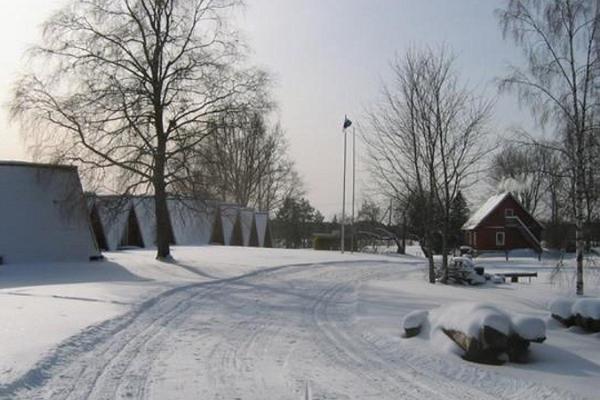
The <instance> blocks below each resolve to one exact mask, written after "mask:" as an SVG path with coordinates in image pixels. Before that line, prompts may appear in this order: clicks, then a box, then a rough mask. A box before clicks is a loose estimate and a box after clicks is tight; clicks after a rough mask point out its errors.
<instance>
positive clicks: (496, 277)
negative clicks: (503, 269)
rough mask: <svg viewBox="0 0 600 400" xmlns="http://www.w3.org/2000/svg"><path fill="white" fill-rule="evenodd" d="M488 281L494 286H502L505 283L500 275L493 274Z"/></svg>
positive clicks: (504, 279)
mask: <svg viewBox="0 0 600 400" xmlns="http://www.w3.org/2000/svg"><path fill="white" fill-rule="evenodd" d="M490 281H491V282H492V283H495V284H496V285H499V284H502V283H505V282H506V278H505V277H504V276H502V275H498V274H494V275H492V276H491V278H490Z"/></svg>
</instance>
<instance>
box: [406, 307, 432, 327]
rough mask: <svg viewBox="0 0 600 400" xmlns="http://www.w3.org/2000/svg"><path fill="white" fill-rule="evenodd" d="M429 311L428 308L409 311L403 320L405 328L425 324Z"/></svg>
mask: <svg viewBox="0 0 600 400" xmlns="http://www.w3.org/2000/svg"><path fill="white" fill-rule="evenodd" d="M428 315H429V311H426V310H415V311H413V312H410V313H408V314H407V315H406V316H405V317H404V319H403V320H402V327H403V328H404V329H415V328H419V327H421V326H423V324H424V323H425V321H427V316H428Z"/></svg>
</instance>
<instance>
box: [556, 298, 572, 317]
mask: <svg viewBox="0 0 600 400" xmlns="http://www.w3.org/2000/svg"><path fill="white" fill-rule="evenodd" d="M574 303H575V299H568V298H564V297H559V298H557V299H555V300H554V301H552V303H550V312H551V313H552V315H556V316H559V317H560V318H562V319H569V318H571V316H572V315H573V312H572V310H573V304H574Z"/></svg>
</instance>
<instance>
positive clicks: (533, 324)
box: [511, 315, 546, 341]
mask: <svg viewBox="0 0 600 400" xmlns="http://www.w3.org/2000/svg"><path fill="white" fill-rule="evenodd" d="M511 330H512V331H513V332H514V333H516V334H517V335H519V336H520V337H522V338H523V339H525V340H532V341H534V340H541V339H545V338H546V324H545V322H544V320H542V319H540V318H533V317H529V316H524V315H513V316H511Z"/></svg>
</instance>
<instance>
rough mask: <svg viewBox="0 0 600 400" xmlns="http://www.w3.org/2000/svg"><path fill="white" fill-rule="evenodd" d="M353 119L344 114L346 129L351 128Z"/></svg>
mask: <svg viewBox="0 0 600 400" xmlns="http://www.w3.org/2000/svg"><path fill="white" fill-rule="evenodd" d="M351 125H352V121H350V120H349V119H348V116H344V129H347V128H350V126H351Z"/></svg>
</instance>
